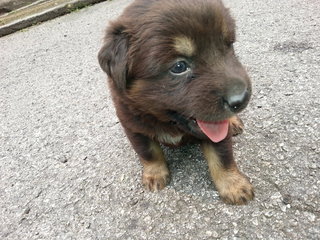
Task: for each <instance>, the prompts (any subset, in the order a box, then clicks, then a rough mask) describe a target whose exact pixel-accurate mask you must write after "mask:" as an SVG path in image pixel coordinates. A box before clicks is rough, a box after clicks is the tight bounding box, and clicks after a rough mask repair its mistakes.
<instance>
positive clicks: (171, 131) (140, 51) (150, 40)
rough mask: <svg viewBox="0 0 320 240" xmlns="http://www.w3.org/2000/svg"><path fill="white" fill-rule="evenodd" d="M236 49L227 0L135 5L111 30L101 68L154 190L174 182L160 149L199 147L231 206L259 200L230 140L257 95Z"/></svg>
mask: <svg viewBox="0 0 320 240" xmlns="http://www.w3.org/2000/svg"><path fill="white" fill-rule="evenodd" d="M234 42H235V23H234V20H233V19H232V18H231V16H230V13H229V11H228V9H226V8H225V7H224V5H223V3H222V2H221V1H220V0H197V1H193V0H136V1H134V2H133V3H132V4H131V5H130V6H129V7H127V8H126V9H125V11H124V12H123V14H122V15H121V16H120V17H119V18H118V19H117V20H116V21H114V22H112V23H111V24H110V26H109V27H108V29H107V33H106V37H105V41H104V45H103V47H102V48H101V50H100V52H99V56H98V58H99V63H100V65H101V68H102V69H103V70H104V71H105V72H106V73H107V75H108V77H109V78H108V79H109V86H110V89H111V94H112V97H113V101H114V105H115V108H116V112H117V116H118V117H119V119H120V122H121V124H122V126H123V128H124V130H125V133H126V135H127V137H128V139H129V140H130V142H131V144H132V146H133V148H134V150H135V151H136V153H137V154H138V156H139V158H140V161H141V163H142V165H143V175H142V182H143V184H144V185H145V187H146V188H147V189H149V190H151V191H157V190H160V189H162V188H164V187H165V186H166V184H167V183H168V180H169V170H168V167H167V164H166V160H165V157H164V154H163V151H162V149H161V147H160V143H163V144H166V145H180V144H182V143H185V142H190V141H193V142H198V143H200V144H201V148H202V151H203V153H204V156H205V158H206V160H207V162H208V165H209V170H210V174H211V176H212V179H213V182H214V184H215V186H216V189H217V190H218V192H219V194H220V197H221V198H222V199H223V200H224V201H225V202H226V203H230V204H245V203H247V201H248V200H251V199H253V197H254V191H253V187H252V185H251V184H250V182H249V181H248V179H247V177H246V176H245V175H244V174H242V173H241V172H240V171H239V169H238V168H237V165H236V163H235V161H234V158H233V152H232V141H231V137H232V135H236V134H238V133H241V132H242V122H241V120H240V119H239V118H238V117H237V116H236V114H237V113H239V112H240V111H241V110H243V109H244V108H245V107H246V105H247V103H248V101H249V99H250V95H251V83H250V79H249V77H248V75H247V73H246V71H245V69H244V68H243V66H242V65H241V63H240V62H239V61H238V59H237V57H236V56H235V53H234V49H233V43H234Z"/></svg>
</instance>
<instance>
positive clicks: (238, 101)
mask: <svg viewBox="0 0 320 240" xmlns="http://www.w3.org/2000/svg"><path fill="white" fill-rule="evenodd" d="M249 97H250V94H249V92H248V90H247V88H246V87H245V86H243V85H236V86H233V87H232V88H230V89H229V90H228V91H227V94H226V96H225V97H224V99H223V100H224V104H225V106H226V107H227V108H228V109H229V110H230V111H232V112H234V113H236V112H240V111H241V110H242V109H244V108H245V107H246V106H247V103H248V100H249Z"/></svg>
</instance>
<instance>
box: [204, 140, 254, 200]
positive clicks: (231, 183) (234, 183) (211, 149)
mask: <svg viewBox="0 0 320 240" xmlns="http://www.w3.org/2000/svg"><path fill="white" fill-rule="evenodd" d="M202 150H203V153H204V155H205V158H206V159H207V161H208V165H209V170H210V174H211V177H212V179H213V182H214V184H215V186H216V188H217V190H218V192H219V194H220V197H221V198H222V200H223V201H224V202H226V203H229V204H238V205H240V204H246V203H247V201H248V200H252V199H253V198H254V191H253V187H252V185H251V183H250V182H249V181H248V178H247V177H246V176H245V175H244V174H242V173H241V172H240V171H239V169H238V167H237V165H236V162H235V161H234V159H233V153H232V145H231V137H230V136H229V137H228V138H227V139H225V140H223V141H222V142H220V143H217V144H214V143H211V142H203V143H202Z"/></svg>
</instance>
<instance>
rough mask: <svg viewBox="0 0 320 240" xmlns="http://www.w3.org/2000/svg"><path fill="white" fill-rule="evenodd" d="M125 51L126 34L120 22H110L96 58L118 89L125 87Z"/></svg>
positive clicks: (126, 49)
mask: <svg viewBox="0 0 320 240" xmlns="http://www.w3.org/2000/svg"><path fill="white" fill-rule="evenodd" d="M127 51H128V36H127V33H125V32H124V27H123V26H122V25H120V24H112V25H111V26H110V27H109V28H108V30H107V35H106V37H105V43H104V45H103V47H102V48H101V49H100V51H99V54H98V59H99V63H100V66H101V68H102V69H103V71H105V72H106V73H107V74H108V76H109V78H111V79H112V81H113V82H114V84H115V86H116V87H117V88H118V89H120V90H123V89H125V88H126V81H127V65H128V61H127Z"/></svg>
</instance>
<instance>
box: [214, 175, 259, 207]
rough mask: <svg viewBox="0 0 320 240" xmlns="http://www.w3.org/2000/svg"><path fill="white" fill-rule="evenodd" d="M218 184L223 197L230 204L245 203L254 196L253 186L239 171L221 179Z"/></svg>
mask: <svg viewBox="0 0 320 240" xmlns="http://www.w3.org/2000/svg"><path fill="white" fill-rule="evenodd" d="M216 186H217V189H218V191H219V194H220V197H221V199H222V200H223V201H224V202H225V203H228V204H235V205H243V204H247V202H248V201H250V200H252V199H253V198H254V189H253V186H252V185H251V183H250V182H249V180H248V178H247V177H246V176H244V175H243V174H241V173H238V172H237V173H233V174H230V175H229V176H226V177H225V178H224V179H221V181H219V182H218V183H217V184H216Z"/></svg>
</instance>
